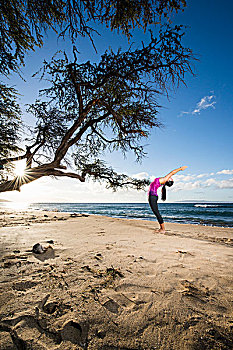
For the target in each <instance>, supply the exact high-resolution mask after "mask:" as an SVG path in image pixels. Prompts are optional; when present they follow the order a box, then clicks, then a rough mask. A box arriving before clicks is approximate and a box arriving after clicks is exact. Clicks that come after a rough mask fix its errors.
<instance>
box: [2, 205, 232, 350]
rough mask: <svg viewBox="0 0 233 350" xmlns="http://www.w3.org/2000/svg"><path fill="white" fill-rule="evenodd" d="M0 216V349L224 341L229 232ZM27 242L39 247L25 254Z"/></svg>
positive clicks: (167, 348)
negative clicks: (39, 250) (38, 250)
mask: <svg viewBox="0 0 233 350" xmlns="http://www.w3.org/2000/svg"><path fill="white" fill-rule="evenodd" d="M2 212H3V211H2ZM0 219H1V220H0V225H1V228H0V239H1V247H2V252H1V253H2V254H1V258H0V260H1V269H2V277H1V279H2V283H1V286H0V317H1V324H0V326H1V332H0V347H1V348H3V349H5V348H7V346H8V347H9V348H12V349H14V346H15V347H16V344H19V343H20V342H21V345H22V346H24V347H25V348H26V347H30V346H31V347H32V348H33V349H36V350H37V349H38V350H46V349H49V350H75V349H78V350H83V349H87V350H103V349H105V350H123V349H124V350H125V349H127V350H135V349H136V350H142V349H143V350H144V349H145V350H152V349H153V350H154V349H160V350H177V349H179V350H193V349H194V350H199V349H211V350H212V349H213V350H219V349H222V350H229V349H230V348H231V347H232V345H233V337H232V324H233V307H232V286H233V277H232V268H231V267H232V262H233V261H232V246H233V228H220V227H210V226H201V225H190V224H177V223H166V226H167V231H166V233H165V234H160V233H158V224H157V223H156V222H154V221H147V220H134V219H133V220H132V219H120V218H113V217H107V216H106V217H104V216H101V215H86V214H84V215H82V214H76V215H74V216H73V215H72V214H70V213H64V212H63V213H62V212H49V211H34V212H31V211H30V212H28V211H21V212H15V211H12V210H10V211H8V212H7V213H5V214H2V213H1V216H0ZM3 225H5V226H3ZM36 243H41V244H42V246H43V247H46V248H47V250H46V252H45V253H43V254H34V253H32V247H33V245H34V244H36ZM10 346H11V347H10Z"/></svg>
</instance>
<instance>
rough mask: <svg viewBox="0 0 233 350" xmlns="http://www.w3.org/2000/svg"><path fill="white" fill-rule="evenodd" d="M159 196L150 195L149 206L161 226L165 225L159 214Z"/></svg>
mask: <svg viewBox="0 0 233 350" xmlns="http://www.w3.org/2000/svg"><path fill="white" fill-rule="evenodd" d="M157 202H158V196H154V195H152V194H149V204H150V207H151V209H152V211H153V213H154V214H155V216H156V217H157V220H158V222H159V224H160V225H161V224H163V218H162V216H161V215H160V213H159V209H158V203H157Z"/></svg>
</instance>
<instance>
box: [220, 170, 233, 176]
mask: <svg viewBox="0 0 233 350" xmlns="http://www.w3.org/2000/svg"><path fill="white" fill-rule="evenodd" d="M217 174H218V175H220V174H224V175H233V170H221V171H218V172H217Z"/></svg>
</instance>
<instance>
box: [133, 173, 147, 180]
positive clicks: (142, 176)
mask: <svg viewBox="0 0 233 350" xmlns="http://www.w3.org/2000/svg"><path fill="white" fill-rule="evenodd" d="M148 176H149V174H148V173H146V172H142V173H137V174H134V175H132V177H133V178H135V179H138V180H141V179H145V178H147V177H148Z"/></svg>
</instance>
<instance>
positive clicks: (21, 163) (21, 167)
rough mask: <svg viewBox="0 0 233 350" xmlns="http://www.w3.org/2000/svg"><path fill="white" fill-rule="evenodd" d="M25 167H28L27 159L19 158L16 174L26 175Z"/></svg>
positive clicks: (16, 164)
mask: <svg viewBox="0 0 233 350" xmlns="http://www.w3.org/2000/svg"><path fill="white" fill-rule="evenodd" d="M25 168H26V161H25V160H19V161H18V162H16V163H15V170H14V172H15V175H16V176H24V175H25Z"/></svg>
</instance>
